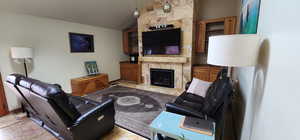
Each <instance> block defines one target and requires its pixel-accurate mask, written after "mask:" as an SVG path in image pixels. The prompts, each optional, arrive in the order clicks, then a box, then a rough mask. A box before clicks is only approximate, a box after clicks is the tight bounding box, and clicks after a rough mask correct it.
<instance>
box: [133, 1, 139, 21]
mask: <svg viewBox="0 0 300 140" xmlns="http://www.w3.org/2000/svg"><path fill="white" fill-rule="evenodd" d="M138 6H139V4H138V0H136V8H135V10H134V11H133V16H134V17H135V18H138V17H139V16H140V11H139V9H138Z"/></svg>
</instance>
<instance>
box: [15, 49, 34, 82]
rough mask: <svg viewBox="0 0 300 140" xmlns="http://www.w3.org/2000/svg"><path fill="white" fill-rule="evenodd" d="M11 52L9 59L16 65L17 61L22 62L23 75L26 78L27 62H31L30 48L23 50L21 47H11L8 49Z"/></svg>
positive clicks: (31, 53)
mask: <svg viewBox="0 0 300 140" xmlns="http://www.w3.org/2000/svg"><path fill="white" fill-rule="evenodd" d="M10 51H11V57H12V59H15V60H16V62H17V63H18V60H22V61H23V64H24V69H25V75H26V77H28V72H27V65H26V63H27V62H29V63H30V62H31V59H32V58H33V50H32V48H23V47H12V48H11V49H10Z"/></svg>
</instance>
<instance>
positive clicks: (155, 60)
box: [139, 56, 188, 64]
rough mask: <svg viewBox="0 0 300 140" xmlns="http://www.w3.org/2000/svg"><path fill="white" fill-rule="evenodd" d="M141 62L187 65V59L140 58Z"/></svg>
mask: <svg viewBox="0 0 300 140" xmlns="http://www.w3.org/2000/svg"><path fill="white" fill-rule="evenodd" d="M139 61H141V62H152V63H155V62H156V63H181V64H184V63H187V62H188V59H187V57H148V56H144V57H139Z"/></svg>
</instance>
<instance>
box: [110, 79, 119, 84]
mask: <svg viewBox="0 0 300 140" xmlns="http://www.w3.org/2000/svg"><path fill="white" fill-rule="evenodd" d="M120 80H121V79H116V80H112V81H109V82H108V83H109V84H111V83H114V82H118V81H120Z"/></svg>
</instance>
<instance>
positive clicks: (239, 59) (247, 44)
mask: <svg viewBox="0 0 300 140" xmlns="http://www.w3.org/2000/svg"><path fill="white" fill-rule="evenodd" d="M260 44H261V38H260V37H259V36H258V35H254V34H247V35H221V36H213V37H210V38H209V45H208V58H207V63H208V64H212V65H217V66H225V67H228V72H227V76H228V77H229V78H230V79H231V80H230V81H231V84H232V85H233V86H235V85H234V84H235V83H234V82H233V80H232V78H231V68H232V67H247V66H248V67H249V66H255V65H256V64H257V59H258V54H259V48H260ZM229 106H230V108H231V109H232V104H230V105H229ZM231 117H232V120H235V119H234V115H233V114H231ZM232 123H233V124H232V126H233V129H234V132H236V129H235V127H236V126H235V124H234V121H232ZM235 139H237V134H236V133H235Z"/></svg>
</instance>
